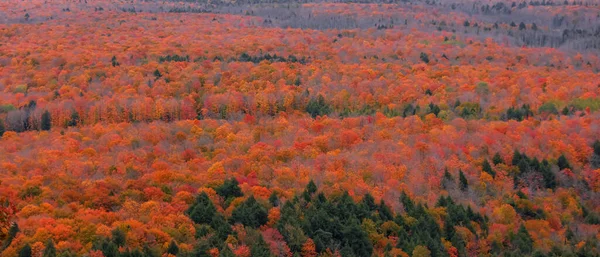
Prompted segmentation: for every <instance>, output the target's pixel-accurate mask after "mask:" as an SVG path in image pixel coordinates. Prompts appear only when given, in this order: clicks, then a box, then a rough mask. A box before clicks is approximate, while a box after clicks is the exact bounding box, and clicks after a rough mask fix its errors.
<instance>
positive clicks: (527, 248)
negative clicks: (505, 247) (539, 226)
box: [512, 224, 533, 254]
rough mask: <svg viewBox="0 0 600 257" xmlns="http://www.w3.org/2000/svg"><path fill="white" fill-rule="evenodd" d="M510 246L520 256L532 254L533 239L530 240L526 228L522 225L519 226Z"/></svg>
mask: <svg viewBox="0 0 600 257" xmlns="http://www.w3.org/2000/svg"><path fill="white" fill-rule="evenodd" d="M512 244H513V247H515V249H517V250H518V251H519V252H520V253H521V254H530V253H531V252H533V239H531V236H530V235H529V232H528V231H527V228H525V226H524V225H523V224H521V226H520V227H519V231H518V232H517V234H516V235H515V236H514V239H513V240H512Z"/></svg>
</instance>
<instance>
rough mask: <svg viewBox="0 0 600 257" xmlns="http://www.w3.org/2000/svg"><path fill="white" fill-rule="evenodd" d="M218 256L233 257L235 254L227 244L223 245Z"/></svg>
mask: <svg viewBox="0 0 600 257" xmlns="http://www.w3.org/2000/svg"><path fill="white" fill-rule="evenodd" d="M219 257H235V254H233V252H232V251H231V249H229V246H227V245H225V246H223V248H222V249H221V251H219Z"/></svg>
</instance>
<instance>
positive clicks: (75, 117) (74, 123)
mask: <svg viewBox="0 0 600 257" xmlns="http://www.w3.org/2000/svg"><path fill="white" fill-rule="evenodd" d="M79 120H80V118H79V113H78V112H77V111H75V110H73V111H72V112H71V120H69V124H68V125H69V126H70V127H75V126H77V124H79Z"/></svg>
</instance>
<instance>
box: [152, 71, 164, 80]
mask: <svg viewBox="0 0 600 257" xmlns="http://www.w3.org/2000/svg"><path fill="white" fill-rule="evenodd" d="M153 74H154V80H158V79H160V78H162V76H163V75H162V74H161V73H160V71H159V70H158V69H156V70H154V73H153Z"/></svg>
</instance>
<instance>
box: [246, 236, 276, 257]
mask: <svg viewBox="0 0 600 257" xmlns="http://www.w3.org/2000/svg"><path fill="white" fill-rule="evenodd" d="M250 256H252V257H270V256H271V250H269V245H268V244H267V242H265V239H264V238H263V236H262V235H260V234H259V236H258V239H257V240H256V241H255V242H254V244H252V245H251V246H250Z"/></svg>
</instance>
